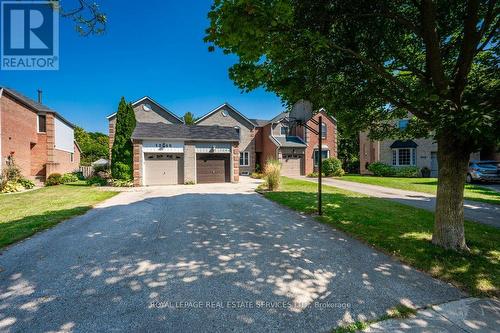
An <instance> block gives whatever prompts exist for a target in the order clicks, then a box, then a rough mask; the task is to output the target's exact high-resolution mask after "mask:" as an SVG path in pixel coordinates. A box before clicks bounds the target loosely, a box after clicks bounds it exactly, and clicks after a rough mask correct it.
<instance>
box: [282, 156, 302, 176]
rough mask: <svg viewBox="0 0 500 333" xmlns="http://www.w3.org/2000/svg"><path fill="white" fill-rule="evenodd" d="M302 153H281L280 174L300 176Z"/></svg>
mask: <svg viewBox="0 0 500 333" xmlns="http://www.w3.org/2000/svg"><path fill="white" fill-rule="evenodd" d="M302 160H303V158H302V155H283V156H282V159H281V174H282V175H283V176H300V175H301V174H302Z"/></svg>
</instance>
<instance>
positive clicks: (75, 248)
mask: <svg viewBox="0 0 500 333" xmlns="http://www.w3.org/2000/svg"><path fill="white" fill-rule="evenodd" d="M255 186H256V184H255V183H254V182H253V181H249V180H244V181H243V182H242V183H241V184H238V185H235V184H219V185H196V186H171V187H163V188H160V187H159V188H147V189H141V190H135V191H132V192H124V193H121V194H120V195H118V196H116V197H114V198H112V199H110V200H109V201H107V202H106V203H104V204H101V205H100V206H99V207H98V208H96V209H94V210H92V211H90V212H89V213H87V214H86V215H84V216H81V217H78V218H75V219H72V220H70V221H67V222H64V223H62V224H60V225H59V226H57V227H56V228H54V229H51V230H49V231H47V232H43V233H41V234H39V235H37V236H35V237H32V239H28V240H26V241H24V242H22V243H20V244H17V245H15V246H13V247H11V248H9V249H8V250H6V251H4V252H3V253H2V255H0V331H2V332H4V331H5V332H10V331H11V332H27V331H30V332H45V331H75V332H90V331H93V332H104V331H136V332H146V331H176V332H184V331H188V332H197V331H209V332H224V331H230V332H254V331H258V332H265V331H288V332H321V331H329V330H330V329H331V328H332V327H335V326H337V325H339V324H342V323H347V322H351V321H354V320H364V319H372V318H377V317H379V316H381V315H382V314H384V313H385V311H386V310H387V309H388V308H390V307H392V306H395V305H397V304H399V303H403V304H407V305H413V306H423V305H427V304H437V303H443V302H446V301H450V300H456V299H459V298H461V297H463V296H464V295H463V294H462V293H461V292H460V291H458V290H457V289H455V288H454V287H451V286H449V285H447V284H445V283H443V282H440V281H437V280H435V279H432V278H430V277H429V276H427V275H425V274H423V273H420V272H418V271H415V270H413V269H411V268H409V267H407V266H405V265H403V264H400V263H399V262H397V261H394V260H392V259H391V258H389V257H387V256H386V255H383V254H381V253H379V252H377V251H375V250H373V249H371V248H370V247H368V246H365V245H363V244H361V243H360V242H357V241H355V240H352V239H350V238H349V237H346V236H345V235H344V234H342V233H340V232H338V231H335V230H334V229H332V228H331V227H329V226H326V225H322V224H320V223H318V222H316V221H314V220H312V219H310V218H309V217H304V216H301V215H299V214H297V213H295V212H292V211H290V210H287V209H285V208H282V207H280V206H278V205H277V204H275V203H272V202H270V201H268V200H266V199H264V198H263V197H261V196H260V195H258V194H255V192H254V191H253V188H254V187H255Z"/></svg>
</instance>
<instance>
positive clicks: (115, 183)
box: [109, 179, 134, 187]
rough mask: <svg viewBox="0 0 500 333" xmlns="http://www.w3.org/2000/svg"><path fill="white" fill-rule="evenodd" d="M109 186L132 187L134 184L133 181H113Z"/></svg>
mask: <svg viewBox="0 0 500 333" xmlns="http://www.w3.org/2000/svg"><path fill="white" fill-rule="evenodd" d="M109 185H111V186H114V187H132V186H134V182H133V181H131V180H123V179H111V180H110V181H109Z"/></svg>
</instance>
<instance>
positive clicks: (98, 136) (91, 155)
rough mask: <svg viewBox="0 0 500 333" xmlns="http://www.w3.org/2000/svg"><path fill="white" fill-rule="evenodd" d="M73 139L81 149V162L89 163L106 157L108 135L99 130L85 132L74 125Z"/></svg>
mask: <svg viewBox="0 0 500 333" xmlns="http://www.w3.org/2000/svg"><path fill="white" fill-rule="evenodd" d="M75 140H76V142H78V145H79V146H80V148H81V150H82V156H81V163H82V164H83V165H90V164H91V163H92V162H95V161H97V160H98V159H100V158H108V153H109V152H108V147H109V146H108V142H109V137H108V136H107V135H106V134H103V133H100V132H87V131H85V130H84V129H83V128H81V127H75Z"/></svg>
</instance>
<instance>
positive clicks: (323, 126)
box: [321, 123, 328, 139]
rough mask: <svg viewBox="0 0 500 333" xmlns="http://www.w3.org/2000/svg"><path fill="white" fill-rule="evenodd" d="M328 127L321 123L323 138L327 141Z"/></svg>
mask: <svg viewBox="0 0 500 333" xmlns="http://www.w3.org/2000/svg"><path fill="white" fill-rule="evenodd" d="M327 131H328V130H327V127H326V124H325V123H321V138H322V139H326V133H327Z"/></svg>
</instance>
